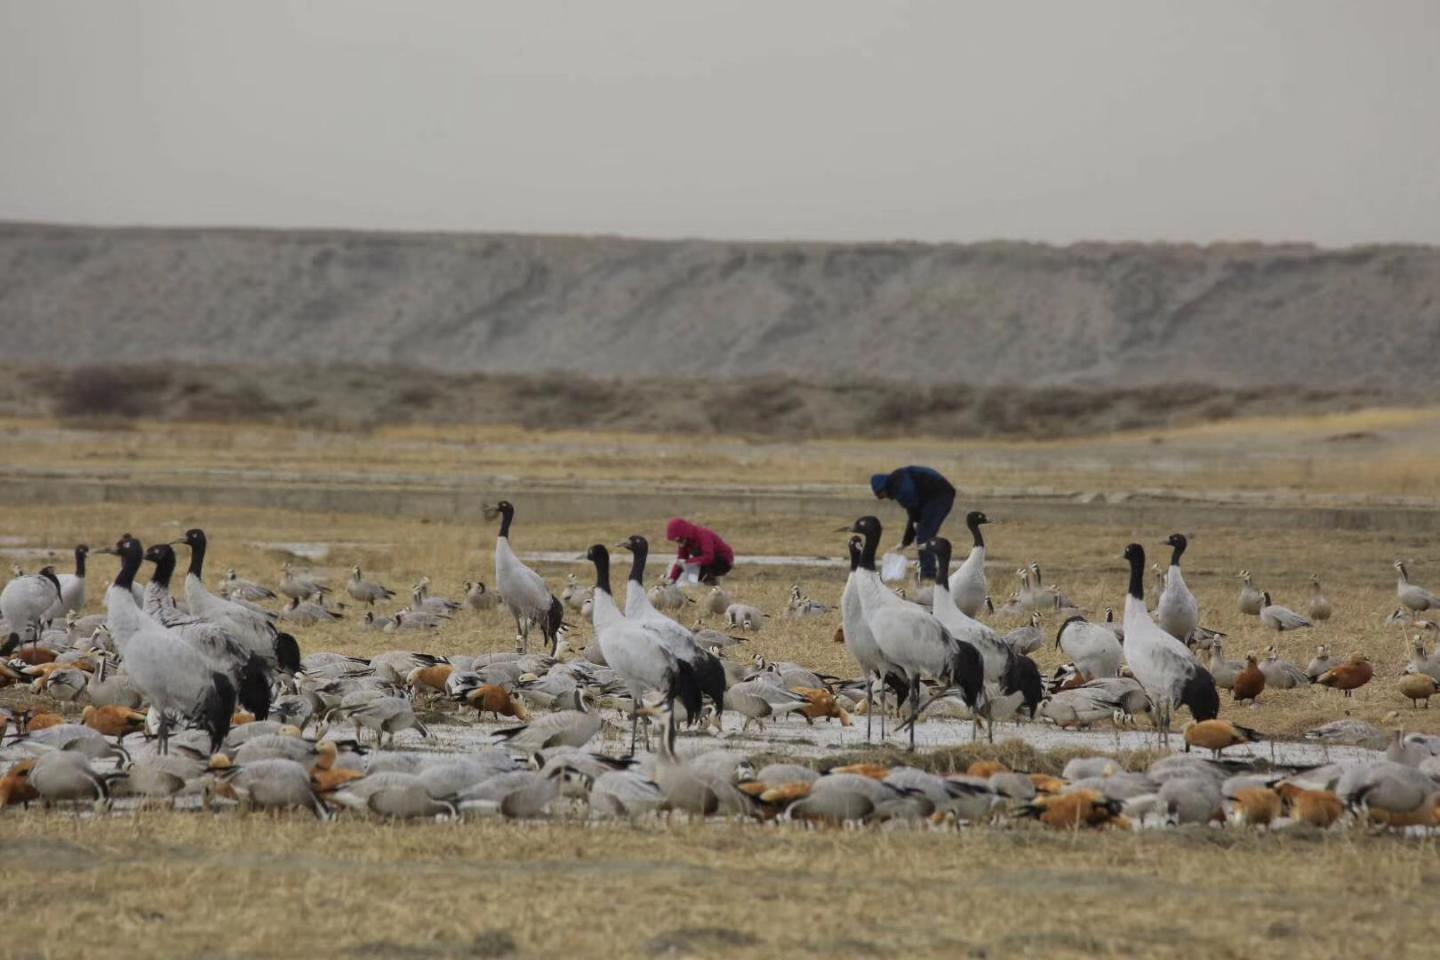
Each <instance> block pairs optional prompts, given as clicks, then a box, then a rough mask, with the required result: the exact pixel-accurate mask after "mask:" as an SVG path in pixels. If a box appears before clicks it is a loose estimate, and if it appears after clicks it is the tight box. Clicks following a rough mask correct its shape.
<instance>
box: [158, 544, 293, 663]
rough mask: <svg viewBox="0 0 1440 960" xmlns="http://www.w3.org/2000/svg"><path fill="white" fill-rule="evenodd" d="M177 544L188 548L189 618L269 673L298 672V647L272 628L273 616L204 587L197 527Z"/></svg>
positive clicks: (186, 600) (186, 576) (289, 638)
mask: <svg viewBox="0 0 1440 960" xmlns="http://www.w3.org/2000/svg"><path fill="white" fill-rule="evenodd" d="M180 544H184V545H186V546H188V547H189V548H190V568H189V570H188V571H187V572H186V574H185V605H186V606H187V607H189V608H190V614H191V616H195V617H199V618H200V619H201V620H207V621H209V622H210V623H214V624H217V625H219V626H220V627H223V628H224V629H225V632H226V633H227V634H228V635H229V636H231V637H232V638H234V639H235V640H236V641H238V642H239V643H242V644H244V645H245V647H246V648H247V649H248V650H250V651H251V652H253V653H255V654H258V655H259V657H260V658H261V659H262V660H264V661H265V665H266V666H267V667H269V668H270V669H271V670H280V671H284V672H286V673H294V672H296V671H297V670H299V669H300V645H299V644H298V643H296V642H295V638H294V637H292V636H291V635H290V634H288V633H283V632H281V631H280V630H278V629H277V628H276V626H275V615H274V614H271V613H266V612H265V611H263V610H260V609H259V608H258V607H254V606H248V605H245V604H242V603H238V602H236V601H234V600H227V599H225V598H224V597H217V596H216V595H215V594H213V593H211V592H210V588H209V587H207V586H205V577H204V572H205V552H206V549H207V548H208V546H209V540H208V538H207V537H206V536H205V531H204V530H201V529H199V528H198V527H195V528H192V529H190V530H186V531H185V536H184V537H183V538H181V539H179V540H176V541H174V542H173V543H172V544H171V546H179V545H180Z"/></svg>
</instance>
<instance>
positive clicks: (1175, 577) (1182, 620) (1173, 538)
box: [1155, 533, 1200, 646]
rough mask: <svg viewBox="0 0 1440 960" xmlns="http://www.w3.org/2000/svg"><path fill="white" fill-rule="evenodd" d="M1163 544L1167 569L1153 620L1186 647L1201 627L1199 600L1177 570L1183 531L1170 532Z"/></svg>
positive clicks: (1182, 546)
mask: <svg viewBox="0 0 1440 960" xmlns="http://www.w3.org/2000/svg"><path fill="white" fill-rule="evenodd" d="M1165 545H1166V546H1167V547H1169V548H1170V569H1169V570H1168V571H1166V573H1165V589H1164V590H1163V591H1161V593H1160V602H1159V604H1158V605H1157V606H1156V607H1155V621H1156V622H1157V623H1158V624H1159V625H1160V629H1161V630H1164V631H1165V632H1166V633H1168V634H1170V636H1172V637H1174V638H1175V639H1176V640H1179V641H1180V642H1181V643H1183V644H1186V645H1187V646H1188V645H1190V643H1191V642H1192V638H1193V636H1194V633H1195V628H1196V627H1198V626H1200V602H1199V601H1198V600H1196V599H1195V594H1193V593H1191V592H1190V588H1189V587H1187V586H1186V585H1185V577H1184V575H1183V574H1182V573H1181V572H1180V557H1181V555H1183V554H1184V553H1185V548H1186V546H1188V541H1187V540H1186V539H1185V536H1184V535H1183V534H1179V533H1172V534H1170V536H1169V538H1168V539H1167V540H1166V541H1165Z"/></svg>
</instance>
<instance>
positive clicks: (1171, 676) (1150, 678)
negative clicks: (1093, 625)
mask: <svg viewBox="0 0 1440 960" xmlns="http://www.w3.org/2000/svg"><path fill="white" fill-rule="evenodd" d="M1125 559H1126V560H1127V561H1128V562H1129V564H1130V588H1129V592H1128V593H1127V595H1126V597H1125V660H1126V662H1127V663H1128V664H1129V665H1130V671H1131V672H1132V673H1133V674H1135V679H1136V680H1139V681H1140V685H1141V686H1143V687H1144V688H1145V692H1146V693H1148V694H1150V698H1151V700H1153V701H1154V703H1155V714H1156V722H1157V724H1158V725H1159V729H1160V735H1161V739H1162V740H1163V741H1165V742H1166V743H1168V742H1169V739H1170V714H1171V711H1172V710H1173V709H1174V708H1175V707H1176V706H1185V707H1189V708H1190V713H1191V715H1192V716H1193V717H1194V718H1195V719H1196V720H1213V719H1215V717H1217V716H1219V714H1220V694H1219V693H1218V692H1217V691H1216V690H1215V680H1214V678H1213V677H1211V676H1210V671H1208V670H1206V669H1205V668H1204V667H1202V666H1200V664H1199V662H1198V661H1197V660H1196V659H1195V657H1194V656H1193V655H1192V654H1191V653H1190V650H1189V649H1188V648H1187V647H1186V646H1185V644H1183V643H1181V642H1180V641H1179V640H1177V639H1176V638H1175V637H1173V636H1171V635H1170V634H1169V633H1167V632H1166V631H1164V630H1162V629H1160V627H1158V626H1156V625H1155V621H1154V620H1152V619H1150V612H1149V611H1148V610H1146V609H1145V548H1144V547H1142V546H1140V544H1138V543H1132V544H1130V545H1129V546H1128V547H1126V548H1125Z"/></svg>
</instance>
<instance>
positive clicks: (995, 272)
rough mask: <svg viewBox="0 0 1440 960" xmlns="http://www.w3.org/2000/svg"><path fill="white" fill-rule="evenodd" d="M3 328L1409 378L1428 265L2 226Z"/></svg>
mask: <svg viewBox="0 0 1440 960" xmlns="http://www.w3.org/2000/svg"><path fill="white" fill-rule="evenodd" d="M0 334H3V345H4V346H3V350H4V353H3V358H4V359H6V360H9V361H12V362H19V363H24V364H35V363H41V364H49V365H63V366H78V365H87V364H97V363H106V364H108V363H115V362H120V363H140V362H151V361H157V360H159V361H166V362H187V363H196V364H204V365H237V364H238V365H265V366H267V367H272V368H273V367H274V366H276V365H289V364H298V365H310V366H328V365H332V364H341V365H350V366H365V367H386V368H417V369H430V370H439V371H446V372H450V373H457V374H472V373H487V374H504V375H512V374H538V373H544V372H550V371H561V372H564V373H566V374H568V375H570V376H584V377H599V378H605V377H633V376H643V377H661V378H671V379H683V380H689V379H693V378H695V377H703V378H707V379H720V380H722V381H730V380H733V379H735V378H749V377H788V378H798V379H800V380H804V381H813V380H817V379H818V380H826V379H834V378H843V379H847V380H848V379H850V378H853V377H855V376H857V375H858V376H863V377H865V378H867V379H869V380H878V381H903V382H907V383H924V384H933V385H940V384H952V383H963V384H970V385H974V386H982V387H983V386H1000V385H1009V386H1027V387H1037V386H1038V387H1049V386H1059V385H1089V386H1098V387H1103V388H1106V389H1120V388H1130V387H1134V386H1137V385H1149V384H1171V383H1176V382H1188V383H1203V384H1207V385H1212V386H1214V387H1216V388H1229V387H1261V386H1274V385H1282V384H1283V385H1288V384H1299V385H1306V386H1321V387H1324V388H1325V389H1327V390H1331V389H1335V388H1338V387H1353V386H1367V387H1391V386H1394V385H1396V384H1400V385H1404V386H1407V387H1413V386H1415V385H1417V384H1421V385H1424V384H1429V383H1431V382H1432V381H1433V371H1434V358H1435V357H1436V356H1437V355H1440V250H1437V249H1435V248H1425V247H1371V248H1356V249H1349V250H1338V251H1336V250H1319V249H1316V248H1313V247H1308V246H1301V245H1296V246H1284V247H1277V246H1260V245H1227V246H1210V247H1195V246H1176V245H1138V244H1137V245H1098V244H1096V245H1077V246H1072V247H1063V248H1057V247H1047V246H1041V245H1033V244H1017V243H993V244H982V245H968V246H964V245H927V244H815V243H730V242H725V243H720V242H702V241H684V242H651V241H639V240H627V239H619V238H610V237H584V238H581V237H528V236H506V235H437V234H381V233H345V232H305V231H289V232H280V231H243V230H218V229H216V230H171V229H166V230H160V229H155V230H147V229H134V230H122V229H87V228H72V227H46V226H34V225H23V224H8V225H7V224H0ZM720 389H723V388H720ZM735 389H738V390H742V391H745V392H746V393H749V386H748V384H747V383H742V384H740V385H739V386H738V387H736V388H735ZM860 389H865V388H864V387H863V386H862V387H861V388H860Z"/></svg>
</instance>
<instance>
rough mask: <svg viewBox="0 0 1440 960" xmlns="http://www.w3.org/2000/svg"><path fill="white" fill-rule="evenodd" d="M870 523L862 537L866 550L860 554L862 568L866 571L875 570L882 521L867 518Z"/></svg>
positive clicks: (866, 525)
mask: <svg viewBox="0 0 1440 960" xmlns="http://www.w3.org/2000/svg"><path fill="white" fill-rule="evenodd" d="M866 519H867V520H868V521H869V522H868V523H866V524H865V529H864V530H863V531H862V532H861V536H863V537H864V538H865V548H864V549H863V550H862V551H861V552H860V566H861V567H863V568H864V569H866V570H874V569H875V551H876V550H877V549H878V548H879V547H880V529H881V528H880V520H879V519H878V518H876V517H867V518H866Z"/></svg>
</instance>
